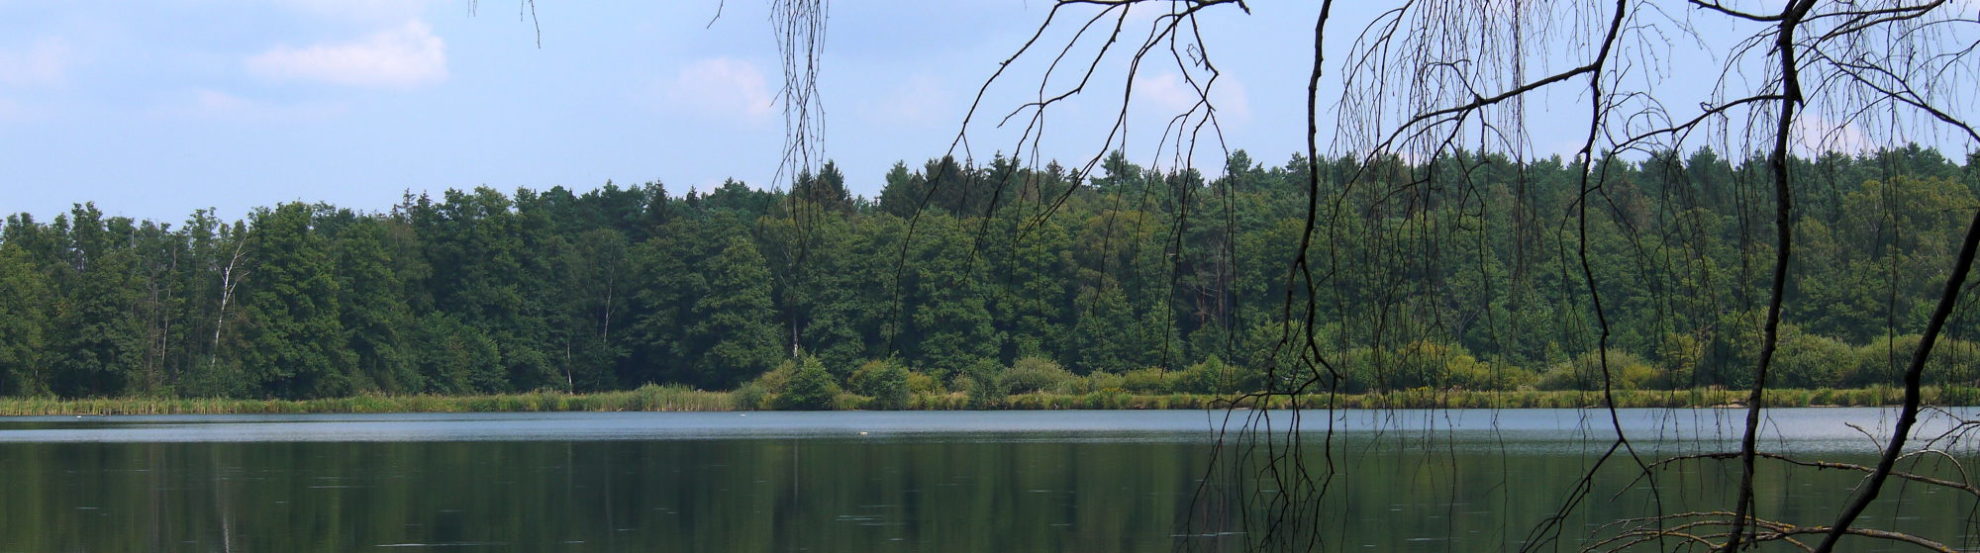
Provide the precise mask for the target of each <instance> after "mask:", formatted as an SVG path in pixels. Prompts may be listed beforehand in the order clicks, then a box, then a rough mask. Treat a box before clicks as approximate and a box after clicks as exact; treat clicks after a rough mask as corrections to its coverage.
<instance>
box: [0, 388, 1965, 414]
mask: <svg viewBox="0 0 1980 553" xmlns="http://www.w3.org/2000/svg"><path fill="white" fill-rule="evenodd" d="M1924 392H1925V393H1924V399H1925V401H1926V402H1927V403H1931V404H1936V405H1973V404H1975V403H1976V402H1980V389H1975V388H1970V387H1963V386H1947V387H1943V388H1926V389H1925V390H1924ZM1746 395H1747V392H1746V391H1745V390H1725V389H1690V390H1617V391H1616V392H1615V393H1614V398H1615V405H1616V407H1625V408H1629V407H1664V408H1675V407H1726V406H1737V405H1742V404H1743V402H1744V401H1745V399H1746ZM1903 399H1904V390H1902V389H1900V388H1895V387H1889V386H1880V387H1871V388H1850V389H1832V388H1822V389H1812V390H1801V389H1778V390H1768V391H1767V395H1766V401H1767V405H1768V406H1771V407H1868V406H1883V405H1897V404H1898V403H1899V402H1901V401H1903ZM739 403H741V402H739V401H737V398H736V397H735V393H734V392H710V391H704V390H695V389H691V388H687V387H685V386H677V385H670V386H655V385H647V386H641V387H639V388H637V389H633V390H626V391H618V392H600V393H592V394H566V393H559V392H533V393H524V394H504V395H483V396H434V395H414V396H376V395H361V396H352V397H342V398H326V399H310V400H272V399H271V400H257V399H215V398H145V397H132V398H95V399H55V398H42V397H29V398H9V399H0V416H22V415H178V414H297V413H480V412H539V411H730V410H735V409H737V408H739V407H741V408H749V407H750V405H758V406H760V405H769V404H770V403H769V402H767V401H759V402H754V403H750V404H746V405H739ZM870 404H871V402H870V400H869V398H865V397H863V396H857V395H853V394H841V395H840V396H839V397H837V398H836V399H835V401H833V407H834V408H835V409H839V410H853V409H861V408H865V407H867V406H868V405H870ZM1603 405H1604V403H1603V396H1602V394H1601V393H1600V392H1585V391H1550V390H1515V391H1465V390H1438V389H1430V388H1417V389H1411V390H1398V391H1389V392H1374V393H1366V394H1338V395H1332V396H1328V395H1307V396H1300V397H1299V398H1298V406H1299V407H1301V408H1306V409H1319V408H1327V407H1333V408H1337V409H1530V408H1556V409H1561V408H1592V407H1601V406H1603ZM1233 406H1236V407H1245V408H1269V409H1284V408H1288V407H1292V406H1293V398H1291V397H1288V396H1270V397H1251V396H1238V395H1232V394H1225V395H1217V394H1182V393H1176V394H1137V393H1129V392H1126V391H1122V390H1119V389H1106V390H1099V391H1093V392H1087V393H1053V392H1033V393H1026V394H1016V395H1011V396H1006V397H1004V398H1002V399H1001V400H990V401H982V400H980V399H973V398H971V397H970V396H969V395H968V394H964V393H961V392H953V393H940V394H937V393H919V394H915V395H913V396H912V397H910V398H909V400H908V403H907V409H909V410H922V411H944V410H962V409H1012V410H1063V409H1223V408H1227V407H1233Z"/></svg>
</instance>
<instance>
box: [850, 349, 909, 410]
mask: <svg viewBox="0 0 1980 553" xmlns="http://www.w3.org/2000/svg"><path fill="white" fill-rule="evenodd" d="M851 384H852V388H853V391H854V392H857V393H859V394H860V395H864V396H867V397H870V398H873V400H872V402H871V403H869V405H870V406H871V407H872V408H874V409H902V408H905V407H907V403H908V397H909V394H911V393H912V390H911V389H910V387H909V383H908V370H907V367H903V366H901V364H900V363H897V362H894V361H893V360H875V361H868V362H866V363H865V364H862V365H860V366H859V368H858V369H855V370H854V371H853V373H852V379H851Z"/></svg>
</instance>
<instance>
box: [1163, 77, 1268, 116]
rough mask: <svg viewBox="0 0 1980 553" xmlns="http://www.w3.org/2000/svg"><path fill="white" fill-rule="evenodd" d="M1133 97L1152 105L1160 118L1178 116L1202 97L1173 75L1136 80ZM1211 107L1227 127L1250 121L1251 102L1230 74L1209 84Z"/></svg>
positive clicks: (1201, 84)
mask: <svg viewBox="0 0 1980 553" xmlns="http://www.w3.org/2000/svg"><path fill="white" fill-rule="evenodd" d="M1203 85H1204V83H1203V82H1201V81H1199V82H1198V83H1197V86H1203ZM1134 96H1135V98H1136V99H1137V100H1142V101H1147V102H1149V103H1151V104H1153V106H1154V107H1155V108H1156V109H1157V110H1159V111H1160V115H1161V116H1163V117H1173V116H1176V115H1180V114H1182V113H1183V112H1185V111H1188V110H1189V109H1190V108H1193V107H1195V106H1196V102H1197V100H1198V99H1200V98H1201V95H1200V94H1198V93H1197V90H1196V88H1195V87H1194V86H1191V85H1190V83H1188V82H1185V81H1183V79H1182V76H1181V75H1177V74H1175V73H1163V74H1160V75H1156V76H1153V77H1141V78H1138V79H1135V83H1134ZM1210 105H1211V106H1212V107H1215V108H1217V118H1218V120H1220V121H1222V122H1224V123H1226V124H1230V123H1243V122H1246V121H1249V120H1251V100H1250V99H1249V97H1248V95H1247V94H1246V93H1245V89H1244V83H1242V82H1238V80H1237V79H1235V78H1232V77H1231V76H1230V75H1224V76H1222V77H1219V78H1218V79H1217V82H1216V84H1215V85H1211V88H1210Z"/></svg>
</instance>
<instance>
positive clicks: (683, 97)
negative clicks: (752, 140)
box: [659, 58, 773, 124]
mask: <svg viewBox="0 0 1980 553" xmlns="http://www.w3.org/2000/svg"><path fill="white" fill-rule="evenodd" d="M768 83H769V81H768V80H767V79H765V78H764V77H763V71H762V70H759V69H757V67H756V64H753V63H750V62H748V61H744V60H738V59H733V58H710V59H705V60H701V61H697V62H694V63H692V64H689V65H687V66H686V67H682V68H681V70H680V72H679V73H678V74H676V75H675V76H674V79H673V80H671V81H667V82H665V83H662V84H661V85H660V91H659V93H660V94H659V95H660V97H661V99H662V100H664V101H665V102H666V103H667V107H668V108H669V109H670V110H676V111H684V112H689V113H698V114H702V115H704V116H708V117H716V118H726V119H732V120H740V121H742V122H745V123H750V124H758V123H763V122H765V121H768V120H769V119H770V110H771V108H772V107H773V105H772V102H773V99H772V98H771V96H770V85H769V84H768Z"/></svg>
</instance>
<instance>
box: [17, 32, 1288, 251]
mask: <svg viewBox="0 0 1980 553" xmlns="http://www.w3.org/2000/svg"><path fill="white" fill-rule="evenodd" d="M764 4H765V3H764V2H752V1H730V2H727V3H726V6H723V8H722V9H723V10H724V13H723V14H722V17H721V18H720V19H719V20H715V21H714V23H713V25H712V26H711V25H709V22H710V19H711V17H713V16H714V15H715V13H716V9H717V7H718V5H720V3H719V2H717V1H715V0H707V1H700V0H689V1H681V2H612V3H600V2H582V3H564V2H555V3H551V2H544V3H541V4H540V5H539V6H538V17H539V18H540V21H541V26H542V46H541V47H540V48H539V47H538V46H537V44H536V36H535V29H534V27H532V25H531V24H529V23H527V22H523V21H520V20H519V18H518V13H517V9H516V8H517V5H516V4H515V3H513V2H509V1H508V0H482V1H481V2H480V5H479V6H478V9H477V10H476V13H474V14H472V15H471V14H470V11H469V4H468V3H466V2H464V1H444V0H429V1H421V0H156V1H147V2H125V1H120V0H119V1H93V0H77V1H62V2H49V1H42V0H19V1H14V0H0V167H5V168H6V169H5V171H4V173H0V211H4V212H8V213H13V212H23V211H25V212H28V213H32V214H35V215H36V216H38V217H41V218H44V219H45V218H47V217H51V216H53V215H54V214H55V213H59V212H62V211H65V210H67V209H68V207H69V205H70V204H71V203H74V202H82V201H94V202H96V203H97V205H98V206H99V207H101V208H102V209H104V210H105V211H106V212H108V213H112V214H122V215H129V216H133V217H147V218H154V219H163V220H167V221H176V220H179V219H182V218H184V217H185V216H186V215H187V214H189V213H190V212H191V211H192V210H194V209H197V208H203V207H214V208H218V209H219V211H220V214H221V215H222V216H223V217H228V218H232V217H239V216H242V215H244V214H245V213H246V211H247V210H249V209H251V208H253V207H255V206H269V205H274V204H276V203H278V202H285V201H297V200H300V201H310V202H314V201H327V202H331V203H335V204H338V205H342V206H348V207H354V208H359V209H366V210H382V209H386V208H388V207H389V206H390V205H391V204H392V203H394V202H395V201H396V200H397V199H398V197H399V195H400V193H401V191H404V190H412V191H414V192H419V191H434V192H438V191H439V190H442V189H445V188H450V187H472V186H478V185H488V186H492V187H495V188H498V189H503V190H511V189H514V188H515V187H519V186H527V187H532V188H548V187H550V186H554V185H563V186H567V187H572V188H576V189H580V190H582V189H590V188H594V187H596V186H598V185H600V184H602V183H604V182H605V181H606V180H607V179H611V180H613V181H616V182H620V183H638V182H645V181H649V180H660V181H662V182H664V183H665V184H666V185H667V187H668V190H669V191H671V192H673V193H676V194H679V193H682V192H685V191H686V190H687V189H688V188H690V187H699V188H701V189H703V190H706V189H707V188H709V187H710V186H713V185H715V184H718V183H720V182H721V181H722V180H723V179H725V178H730V177H733V178H736V179H740V180H743V181H745V182H748V183H750V184H751V185H752V186H768V185H772V184H775V183H773V182H771V181H772V177H773V175H774V173H775V169H776V166H777V162H778V159H779V156H778V153H779V146H780V144H781V140H782V137H783V122H782V121H783V120H782V115H781V111H779V108H777V107H775V106H773V105H772V102H773V95H774V94H775V93H776V91H777V89H776V86H777V83H779V82H780V79H781V77H780V74H779V72H778V71H779V65H778V57H777V55H776V49H775V42H774V40H773V36H772V34H771V28H770V25H769V24H768V22H767V19H766V17H767V16H766V14H765V12H764V9H765V8H764ZM835 4H836V5H834V6H833V11H832V18H831V20H830V23H831V27H830V29H829V35H828V43H827V57H826V58H825V60H824V64H825V65H824V70H825V77H824V81H823V82H822V83H821V89H822V91H823V96H824V98H823V100H824V105H825V107H826V110H827V133H826V142H825V154H826V156H827V157H830V158H833V159H836V160H837V161H838V162H839V164H840V165H841V166H842V167H843V168H844V170H845V172H846V173H847V174H848V177H849V179H848V180H849V183H848V184H849V185H850V186H852V188H853V189H854V192H855V193H859V194H863V195H869V196H870V195H874V194H877V192H878V188H879V185H880V182H881V176H882V175H883V174H884V173H885V172H886V170H887V168H888V167H889V166H891V165H892V164H893V163H894V162H895V161H897V160H906V161H907V162H908V163H909V164H910V165H913V166H919V163H920V162H921V161H923V160H925V159H927V158H929V157H933V156H938V155H940V154H942V153H943V152H944V151H946V149H947V148H948V145H949V143H950V140H951V139H952V138H954V135H955V132H956V130H957V128H958V124H959V122H960V121H961V117H962V115H963V113H964V111H965V109H966V108H967V106H968V101H969V100H970V98H971V97H972V96H973V94H974V92H975V90H976V87H977V86H978V85H980V84H981V82H982V79H983V78H984V77H986V76H988V75H989V74H990V71H991V70H993V69H994V68H995V64H996V62H997V60H1000V59H1002V57H1003V56H1004V55H1006V54H1007V53H1008V52H1010V51H1011V50H1012V49H1013V48H1015V47H1016V46H1017V45H1018V44H1019V43H1020V42H1021V40H1022V39H1023V38H1024V37H1025V36H1026V33H1028V32H1029V31H1030V30H1031V29H1032V28H1033V25H1035V24H1036V21H1037V20H1038V19H1039V18H1041V17H1043V15H1044V13H1045V10H1046V9H1047V8H1048V7H1049V5H1048V4H1047V3H1045V2H1043V1H1042V0H1035V1H1032V2H1028V3H1027V2H1011V1H990V0H965V1H955V2H947V1H945V2H898V1H889V2H837V3H835ZM1257 21H1258V20H1253V22H1254V23H1256V22H1257ZM1292 23H1293V24H1291V25H1288V26H1287V29H1286V30H1287V31H1289V32H1288V33H1287V36H1283V37H1281V38H1284V39H1285V40H1298V39H1301V38H1303V36H1302V35H1303V33H1304V32H1305V31H1302V30H1301V29H1302V27H1303V25H1304V24H1302V23H1299V22H1297V21H1294V22H1292ZM1261 27H1263V26H1261ZM1254 30H1255V29H1254ZM1244 36H1246V37H1259V38H1258V41H1259V43H1260V44H1266V43H1274V42H1276V40H1275V39H1269V38H1265V37H1261V36H1260V35H1257V34H1255V33H1254V34H1246V35H1244ZM1260 61H1261V63H1256V64H1254V65H1256V66H1263V67H1267V68H1271V67H1272V66H1275V65H1277V64H1278V63H1282V62H1291V63H1298V62H1299V61H1300V60H1299V59H1298V58H1297V57H1292V58H1286V59H1283V60H1280V59H1269V60H1260ZM1253 71H1254V72H1256V73H1258V74H1257V75H1238V76H1236V78H1234V79H1233V81H1238V82H1241V85H1238V86H1242V87H1243V88H1245V89H1246V91H1247V92H1249V94H1247V95H1245V96H1244V97H1240V98H1238V99H1237V100H1234V101H1244V102H1245V103H1247V104H1250V105H1252V106H1257V105H1258V103H1259V102H1261V101H1264V100H1263V99H1262V98H1261V97H1263V98H1269V97H1272V96H1273V95H1271V94H1263V93H1262V92H1263V90H1264V89H1266V88H1268V87H1280V88H1285V89H1286V92H1285V93H1284V94H1279V95H1277V96H1282V97H1284V98H1285V99H1282V100H1279V102H1280V103H1282V104H1285V105H1287V106H1297V104H1296V103H1293V102H1297V101H1298V98H1299V96H1298V94H1297V91H1298V90H1299V88H1298V87H1300V86H1303V85H1302V84H1301V83H1300V82H1299V81H1298V79H1297V76H1292V77H1289V78H1286V79H1278V80H1283V81H1285V82H1272V81H1273V80H1274V79H1275V78H1276V77H1277V76H1278V75H1279V74H1280V73H1282V72H1280V71H1276V70H1263V71H1260V70H1256V69H1253ZM1283 73H1285V74H1288V75H1290V74H1291V73H1292V72H1283ZM1227 82H1231V81H1227ZM1171 84H1173V83H1171ZM1236 87H1237V86H1233V88H1236ZM1013 101H1015V100H1010V99H1008V98H1006V100H1005V103H1004V104H1002V105H1001V106H1000V107H1009V106H1010V105H1012V104H1011V103H1010V102H1013ZM1075 107H1076V106H1075ZM1258 109H1259V108H1257V107H1252V108H1249V111H1246V110H1241V109H1237V108H1226V110H1225V111H1226V112H1234V111H1237V112H1240V113H1236V114H1235V115H1234V116H1233V115H1227V116H1226V119H1227V120H1228V121H1227V127H1234V128H1227V131H1231V132H1233V136H1232V142H1233V143H1234V144H1239V145H1249V147H1250V148H1252V149H1253V150H1259V151H1266V152H1276V153H1273V154H1270V155H1260V157H1261V158H1264V159H1267V160H1283V159H1284V158H1285V156H1286V155H1289V154H1290V153H1291V152H1292V151H1293V150H1294V149H1296V148H1297V147H1298V145H1299V142H1298V136H1299V135H1298V134H1297V117H1296V115H1295V116H1294V117H1293V119H1292V120H1290V121H1286V123H1287V124H1285V125H1269V124H1266V123H1267V121H1266V120H1267V119H1273V118H1283V117H1284V116H1286V115H1287V114H1296V112H1287V113H1263V112H1261V111H1258ZM1096 111H1097V110H1096ZM1074 116H1077V114H1075V115H1074ZM1060 125H1061V126H1066V127H1070V126H1074V125H1072V124H1069V123H1060ZM1275 126H1278V127H1285V129H1284V130H1279V131H1278V132H1273V130H1268V129H1271V127H1275ZM1061 132H1063V133H1064V134H1063V135H1062V136H1064V137H1065V138H1066V139H1065V140H1063V141H1060V142H1061V143H1063V144H1064V145H1065V147H1063V148H1060V149H1061V150H1062V151H1065V152H1069V154H1068V155H1071V154H1073V153H1076V154H1085V153H1087V152H1085V151H1084V148H1076V147H1075V145H1077V144H1078V143H1079V140H1078V139H1077V138H1076V137H1075V136H1074V135H1073V133H1071V132H1070V131H1061ZM982 142H983V143H989V142H997V141H996V140H993V139H989V138H986V139H984V140H983V141H982ZM1134 145H1135V144H1134V143H1133V142H1131V143H1130V147H1133V146H1134ZM1152 146H1153V145H1152V143H1151V144H1150V147H1149V149H1152ZM978 148H979V155H984V156H987V154H989V153H990V152H992V151H995V150H997V149H999V148H996V147H992V146H985V145H979V146H978Z"/></svg>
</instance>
